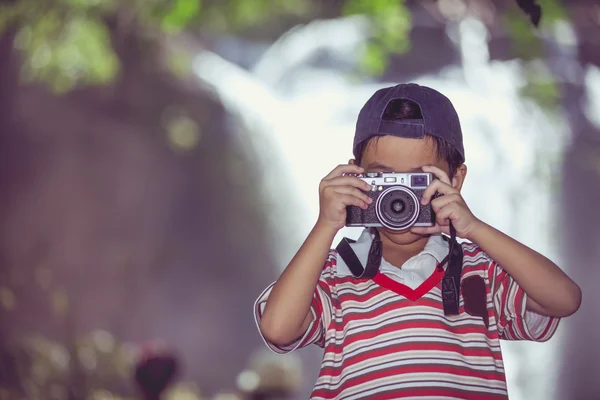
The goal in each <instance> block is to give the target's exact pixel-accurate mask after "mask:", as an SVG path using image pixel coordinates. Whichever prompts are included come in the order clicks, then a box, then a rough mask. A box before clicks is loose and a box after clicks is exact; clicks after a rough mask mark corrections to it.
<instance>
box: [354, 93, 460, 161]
mask: <svg viewBox="0 0 600 400" xmlns="http://www.w3.org/2000/svg"><path fill="white" fill-rule="evenodd" d="M396 99H405V100H411V101H413V102H415V103H416V104H418V105H419V107H420V108H421V114H422V115H423V119H404V120H387V119H385V120H384V119H383V114H384V111H385V109H386V108H387V106H388V104H389V103H390V102H391V101H392V100H396ZM425 134H427V135H431V136H436V137H438V138H440V139H443V140H445V141H446V142H448V143H449V144H450V145H451V146H452V147H454V148H455V149H456V150H457V151H458V152H459V153H460V155H461V156H462V159H463V161H464V159H465V150H464V147H463V139H462V131H461V128H460V121H459V119H458V114H457V113H456V110H455V109H454V106H453V105H452V102H451V101H450V100H449V99H448V98H447V97H446V96H444V95H443V94H441V93H440V92H438V91H437V90H434V89H431V88H429V87H427V86H421V85H417V84H416V83H406V84H400V85H396V86H392V87H388V88H384V89H380V90H378V91H377V92H375V94H374V95H373V96H371V98H370V99H369V100H368V101H367V102H366V103H365V105H364V106H363V108H362V109H361V110H360V113H359V114H358V120H357V122H356V133H355V135H354V146H353V153H354V157H355V158H360V154H357V153H358V152H359V151H360V144H361V143H363V142H364V141H366V140H368V139H370V138H372V137H374V136H384V135H391V136H397V137H403V138H411V139H422V138H424V137H425Z"/></svg>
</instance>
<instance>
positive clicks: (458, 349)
mask: <svg viewBox="0 0 600 400" xmlns="http://www.w3.org/2000/svg"><path fill="white" fill-rule="evenodd" d="M354 156H355V158H356V159H355V160H350V163H349V164H348V165H340V166H338V167H337V168H335V169H334V170H333V171H332V172H331V173H330V174H329V175H327V176H326V177H325V178H324V179H323V180H322V181H321V184H320V186H319V193H320V213H319V218H318V220H317V222H316V224H315V226H314V228H313V229H312V231H311V232H310V234H309V235H308V237H307V238H306V241H305V242H304V244H303V245H302V247H301V248H300V250H299V251H298V253H297V254H296V256H295V257H294V258H293V259H292V261H291V262H290V264H289V265H288V266H287V268H286V269H285V271H284V272H283V273H282V275H281V276H280V278H279V279H278V280H277V282H275V283H274V284H273V285H271V286H270V287H269V288H267V289H266V290H265V291H264V292H263V294H261V296H260V297H259V299H258V300H257V302H256V304H255V312H256V319H257V323H258V326H259V330H260V332H261V334H262V336H263V338H264V339H265V342H266V343H267V345H268V346H269V347H270V348H271V349H273V350H274V351H276V352H279V353H286V352H290V351H293V350H295V349H297V348H300V347H304V346H307V345H309V344H312V343H314V344H317V345H318V346H320V347H323V348H324V356H323V361H322V364H321V371H320V374H319V377H318V379H317V382H316V384H315V387H314V390H313V392H312V395H311V398H312V399H364V398H368V399H397V398H430V399H441V398H446V399H448V398H453V399H498V398H506V397H507V390H506V381H505V376H504V367H503V363H502V354H501V351H500V339H505V340H534V341H546V340H548V339H549V338H550V337H551V336H552V335H553V334H554V332H555V331H556V328H557V325H558V322H559V319H560V318H561V317H566V316H568V315H571V314H573V313H574V312H575V311H577V309H578V308H579V305H580V302H581V291H580V289H579V287H578V286H577V284H575V283H574V282H573V281H572V280H571V279H569V277H568V276H567V275H565V274H564V273H563V272H562V271H561V270H560V269H559V268H558V267H557V266H556V265H555V264H554V263H553V262H552V261H550V260H548V259H547V258H545V257H544V256H542V255H540V254H538V253H536V252H535V251H533V250H531V249H529V248H528V247H526V246H524V245H522V244H521V243H519V242H517V241H516V240H514V239H512V238H510V237H508V236H506V235H504V234H503V233H501V232H499V231H497V230H496V229H494V228H492V227H491V226H489V225H487V224H485V223H484V222H482V221H480V220H479V219H477V218H476V217H475V216H474V215H473V214H472V213H471V211H470V210H469V208H468V207H467V205H466V203H465V201H464V199H463V198H462V196H461V194H460V190H461V187H462V185H463V183H464V180H465V177H466V174H467V167H466V166H465V165H464V150H463V143H462V133H461V128H460V123H459V120H458V116H457V114H456V111H455V110H454V107H453V106H452V103H451V102H450V100H448V99H447V98H446V97H445V96H443V95H442V94H440V93H439V92H437V91H435V90H433V89H430V88H427V87H424V86H419V85H416V84H403V85H398V86H395V87H390V88H386V89H382V90H379V91H377V92H376V93H375V94H374V95H373V97H371V99H370V100H369V101H368V102H367V103H366V104H365V106H364V107H363V109H362V110H361V112H360V114H359V116H358V122H357V129H356V135H355V139H354ZM368 172H430V173H433V174H434V176H435V177H436V178H437V179H435V180H434V181H433V182H432V183H431V184H430V185H429V186H428V187H427V189H426V190H425V192H424V193H423V197H422V201H421V204H422V206H424V207H425V206H428V205H430V206H431V207H432V208H433V211H435V213H436V224H435V226H433V227H414V226H413V227H412V228H409V229H406V230H404V231H400V232H398V231H393V230H389V229H387V228H376V229H377V231H378V232H375V231H374V230H373V229H375V228H369V229H365V231H364V232H363V234H362V235H361V236H360V238H359V239H358V240H357V242H356V243H355V244H354V245H353V246H352V248H353V251H354V252H355V253H356V256H357V257H358V259H361V260H365V259H366V257H367V255H366V252H368V251H369V248H370V246H371V243H372V241H373V238H374V237H379V238H380V240H381V244H382V249H383V257H382V259H381V263H380V266H379V271H378V272H377V273H376V274H375V276H373V277H372V278H357V277H355V276H354V275H353V274H352V273H351V272H350V270H349V268H348V266H347V265H346V263H345V262H344V260H343V259H342V258H341V257H340V256H339V254H338V253H337V252H336V251H335V250H331V251H330V250H329V249H330V247H331V244H332V241H333V239H334V236H335V235H336V233H337V232H338V230H339V229H341V228H342V227H343V226H344V225H345V222H346V207H348V206H357V207H362V208H363V209H366V208H367V207H368V206H369V205H370V204H371V200H370V199H369V197H368V196H367V195H366V193H365V192H367V191H369V190H370V189H371V186H370V185H369V184H368V183H366V182H364V181H363V180H361V179H359V178H358V177H356V176H353V175H352V174H359V173H368ZM436 193H437V194H441V195H442V196H434V194H436ZM486 195H492V194H486ZM451 225H452V226H453V228H454V229H455V230H456V235H457V236H459V237H461V238H464V239H467V240H468V241H469V242H470V243H468V242H467V243H463V244H462V245H459V246H461V247H462V272H461V274H460V275H458V276H460V277H461V279H460V301H459V308H458V314H457V315H448V313H445V312H444V301H443V298H442V290H443V288H442V279H443V277H444V270H445V269H447V268H448V264H449V263H448V258H449V257H448V253H449V245H448V239H447V238H446V237H445V236H443V235H442V233H443V234H446V235H449V234H450V226H451ZM377 233H378V234H377ZM458 251H459V254H460V248H459V250H458ZM459 266H460V264H459Z"/></svg>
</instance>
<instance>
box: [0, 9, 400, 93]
mask: <svg viewBox="0 0 600 400" xmlns="http://www.w3.org/2000/svg"><path fill="white" fill-rule="evenodd" d="M318 3H319V1H318V0H313V1H305V0H275V1H274V0H221V1H201V0H147V1H141V0H123V1H114V0H113V1H105V0H45V1H44V2H40V1H39V0H18V1H15V2H8V3H6V2H0V33H1V32H2V31H3V30H4V29H6V28H7V27H9V26H11V27H14V28H16V29H17V31H18V34H17V37H16V40H15V46H16V47H17V48H18V49H20V50H21V51H22V52H23V54H24V55H25V57H24V65H23V69H22V76H23V78H24V79H25V80H26V81H41V82H45V83H48V84H49V85H50V86H51V87H52V88H53V89H54V90H55V91H56V92H59V93H60V92H65V91H68V90H69V89H72V88H73V87H74V86H76V85H86V84H92V85H94V84H106V83H109V82H111V81H112V80H113V79H114V78H115V76H116V75H117V74H118V72H119V69H120V60H119V59H118V57H117V55H116V54H115V51H114V48H113V44H114V42H115V41H117V40H118V39H119V35H120V34H122V33H123V31H125V30H127V29H131V27H132V26H137V27H140V28H141V32H140V33H141V34H142V35H147V36H148V35H152V34H155V33H162V34H166V35H173V34H177V33H180V32H181V31H182V30H184V29H186V28H188V29H192V30H194V29H202V30H203V31H206V32H213V33H240V32H241V31H243V30H244V29H247V28H250V27H256V26H259V25H260V24H264V23H266V22H267V21H270V20H277V19H278V18H280V17H282V16H286V15H287V16H304V17H308V16H314V17H319V16H318V15H313V14H312V13H314V12H315V10H317V9H318V7H317V6H318ZM342 7H343V11H342V13H343V14H344V15H351V14H359V13H360V14H366V15H369V16H371V17H373V19H374V27H375V32H374V35H375V39H374V40H373V42H372V43H370V44H369V45H368V46H367V48H366V49H365V57H364V63H363V69H364V70H365V71H366V72H370V73H376V74H377V73H381V72H383V70H384V69H385V64H386V63H385V60H386V55H387V54H388V53H390V52H399V53H401V52H405V51H406V50H408V49H409V41H408V34H409V31H410V28H411V15H410V12H409V10H408V8H407V7H406V6H405V5H404V2H403V1H397V0H375V1H370V2H366V1H361V0H346V1H345V2H342ZM115 21H116V23H115ZM109 22H110V23H109ZM169 53H170V54H169V56H170V57H169V60H168V61H167V64H168V66H169V67H170V69H171V70H172V71H173V72H174V73H175V74H176V75H182V74H185V73H186V72H187V70H186V66H188V65H189V63H190V57H189V55H187V54H186V52H185V50H183V49H175V50H174V51H169Z"/></svg>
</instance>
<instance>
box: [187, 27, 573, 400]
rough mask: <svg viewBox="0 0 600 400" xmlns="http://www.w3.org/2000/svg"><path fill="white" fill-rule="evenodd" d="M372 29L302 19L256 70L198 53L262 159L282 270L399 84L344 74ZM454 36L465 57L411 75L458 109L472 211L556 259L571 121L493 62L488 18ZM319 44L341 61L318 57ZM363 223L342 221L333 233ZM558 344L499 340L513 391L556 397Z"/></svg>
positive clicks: (199, 69)
mask: <svg viewBox="0 0 600 400" xmlns="http://www.w3.org/2000/svg"><path fill="white" fill-rule="evenodd" d="M367 28H368V26H367V25H366V22H365V20H363V19H361V18H347V19H340V20H336V21H318V22H316V23H314V24H312V25H307V26H305V27H298V28H296V29H294V30H293V31H291V32H289V33H288V34H287V35H285V36H283V37H282V38H281V39H280V40H279V41H278V42H277V43H275V44H274V45H273V46H272V47H271V48H270V49H269V50H268V51H267V52H265V53H264V55H263V57H262V59H261V60H260V61H259V62H258V63H257V64H256V65H255V68H254V69H253V70H252V71H248V70H244V69H242V68H240V67H238V66H236V65H234V64H232V63H230V62H228V61H226V60H224V59H223V58H221V57H219V56H218V55H216V54H213V53H210V52H202V53H200V54H198V55H197V57H196V59H195V63H194V70H195V73H196V74H197V76H198V78H199V79H200V80H201V81H202V82H203V83H204V84H205V85H208V86H211V87H212V88H213V89H214V91H215V93H216V94H217V95H218V96H219V97H220V99H221V100H222V101H223V103H224V104H225V105H226V107H228V109H229V110H230V111H231V112H232V113H233V114H234V115H236V116H237V117H238V118H237V120H238V122H239V123H241V127H242V128H243V133H244V136H242V137H241V140H243V141H244V142H245V143H244V145H245V146H251V148H252V149H253V151H254V152H255V155H256V156H257V160H258V161H259V162H260V163H261V168H262V169H263V171H264V177H265V179H264V191H265V194H266V201H267V204H268V206H269V207H271V212H270V214H271V216H272V222H273V229H274V230H273V232H274V235H275V236H276V239H277V243H280V245H281V246H280V253H279V254H277V256H278V257H279V260H280V264H281V267H282V268H283V267H284V266H285V265H286V264H287V262H288V261H289V259H290V258H291V257H292V255H293V254H294V253H295V251H296V250H297V248H298V246H299V245H300V243H301V242H302V240H303V239H304V237H305V235H306V234H307V233H308V231H309V230H310V228H311V227H312V225H313V223H314V221H315V220H316V218H317V215H318V193H317V186H318V183H319V181H320V179H321V178H322V177H323V176H325V175H326V174H327V173H328V172H329V171H330V170H331V169H332V168H333V167H335V166H336V165H337V164H340V163H345V162H347V161H348V159H349V158H350V157H351V156H352V152H351V147H352V138H353V133H354V124H355V121H356V116H357V114H358V111H359V110H360V108H361V107H362V105H363V104H364V102H365V101H366V100H367V99H368V98H369V97H370V96H371V94H372V93H373V92H374V91H375V90H377V89H378V88H380V87H384V86H390V85H393V84H395V82H367V81H364V80H363V81H355V80H351V79H350V78H349V77H348V76H347V74H346V73H345V72H344V71H345V70H346V69H347V67H348V65H349V64H352V63H354V64H355V63H356V62H357V55H358V54H360V49H361V48H362V46H363V45H364V43H365V40H366V38H367V31H368V29H367ZM448 33H449V36H450V37H452V38H455V40H456V42H457V43H456V44H457V46H458V48H459V49H460V51H461V54H462V63H461V65H457V66H450V67H448V68H447V69H445V70H444V71H442V72H441V73H440V74H438V75H427V76H421V77H420V78H419V79H416V80H415V82H417V83H420V84H424V85H428V86H431V87H433V88H435V89H437V90H439V91H440V92H442V93H444V94H445V95H447V96H448V97H449V98H450V99H451V100H452V101H453V103H454V105H455V107H456V109H457V111H458V114H459V115H460V117H461V123H462V128H463V134H464V138H465V149H466V158H467V165H468V168H469V170H468V177H467V180H466V183H465V186H464V190H463V195H464V197H465V199H466V201H467V203H468V204H469V206H470V208H471V210H472V211H473V212H474V214H475V215H476V216H478V217H479V218H481V219H482V220H484V221H486V222H487V223H489V224H491V225H493V226H495V227H497V228H498V229H500V230H502V231H504V232H506V233H507V234H509V235H511V236H513V237H514V238H516V239H518V240H520V241H522V242H523V243H525V244H527V245H528V246H530V247H532V248H534V249H536V250H538V251H540V252H542V253H543V254H545V255H546V256H548V257H549V258H551V259H553V260H556V261H560V260H558V251H556V249H555V247H554V242H553V241H554V238H553V236H552V235H551V232H552V231H553V226H554V225H553V224H554V221H553V216H554V215H555V214H556V213H555V210H554V208H553V207H554V201H553V198H554V194H553V192H552V183H553V181H552V176H553V168H555V167H557V165H558V161H559V155H560V152H561V150H562V148H563V146H564V144H565V140H566V139H567V138H566V136H565V134H564V132H565V131H566V127H565V126H564V124H563V123H562V121H561V119H560V118H558V117H552V116H549V115H547V114H545V113H544V112H543V111H542V110H540V109H539V107H538V106H537V105H535V104H533V103H530V102H528V101H525V100H523V99H522V98H521V97H520V95H519V93H518V91H519V88H520V87H521V86H522V85H523V83H524V82H523V72H522V68H521V65H520V64H519V63H518V62H490V60H489V54H488V46H487V41H486V38H487V36H488V33H487V31H486V28H485V26H484V25H483V24H481V23H480V22H479V21H477V20H464V21H462V22H461V23H460V24H458V25H454V26H451V27H450V28H449V32H448ZM331 43H335V44H336V45H335V46H332V45H331ZM467 50H468V51H467ZM317 53H318V54H323V53H326V54H327V55H328V56H329V57H330V59H331V60H334V62H329V64H328V66H327V67H323V66H319V65H318V63H316V62H315V57H316V55H317ZM336 66H337V67H336ZM540 154H542V155H544V157H543V158H540V157H539V156H540ZM359 231H360V230H359V229H344V230H342V231H341V232H340V234H339V235H338V238H337V240H339V238H341V237H342V236H350V237H356V235H357V233H358V232H359ZM559 332H560V331H559ZM560 342H561V337H560V333H559V335H557V337H556V338H554V339H553V340H552V341H551V342H550V343H546V344H532V343H504V344H503V347H504V349H505V365H506V370H507V379H508V385H509V392H510V396H511V399H516V400H519V399H528V400H536V399H545V400H547V399H552V398H553V391H554V382H555V377H556V372H557V371H556V367H557V364H558V363H557V362H555V360H556V358H557V354H558V353H557V348H558V347H560ZM552 361H554V362H552ZM315 368H316V366H315Z"/></svg>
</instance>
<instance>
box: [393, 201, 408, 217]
mask: <svg viewBox="0 0 600 400" xmlns="http://www.w3.org/2000/svg"><path fill="white" fill-rule="evenodd" d="M405 209H406V204H404V202H403V201H402V200H394V201H393V202H392V212H395V213H396V214H400V213H402V211H404V210H405Z"/></svg>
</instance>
